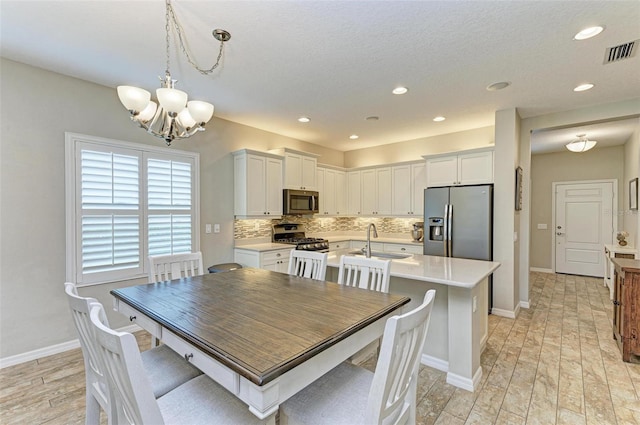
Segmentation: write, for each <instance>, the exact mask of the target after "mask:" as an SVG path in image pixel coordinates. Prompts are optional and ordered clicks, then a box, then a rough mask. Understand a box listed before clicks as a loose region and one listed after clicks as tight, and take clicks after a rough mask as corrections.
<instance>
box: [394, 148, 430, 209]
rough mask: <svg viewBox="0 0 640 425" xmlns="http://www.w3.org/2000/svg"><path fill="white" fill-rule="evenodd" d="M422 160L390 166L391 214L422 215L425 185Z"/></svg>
mask: <svg viewBox="0 0 640 425" xmlns="http://www.w3.org/2000/svg"><path fill="white" fill-rule="evenodd" d="M425 170H426V167H425V163H424V162H423V161H420V162H416V163H413V164H402V165H395V166H393V167H391V185H392V190H391V194H392V196H393V198H392V200H391V214H392V215H394V216H403V215H404V216H422V211H423V208H424V206H423V198H424V189H425V188H426V186H427V178H426V175H425Z"/></svg>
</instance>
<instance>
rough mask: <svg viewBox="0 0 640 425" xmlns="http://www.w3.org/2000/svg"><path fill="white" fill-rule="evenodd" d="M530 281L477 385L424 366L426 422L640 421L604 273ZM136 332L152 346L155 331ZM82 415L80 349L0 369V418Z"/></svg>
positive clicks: (74, 418)
mask: <svg viewBox="0 0 640 425" xmlns="http://www.w3.org/2000/svg"><path fill="white" fill-rule="evenodd" d="M531 283H532V292H531V308H530V309H527V310H521V312H520V315H519V316H518V318H517V319H515V320H513V319H506V318H502V317H498V316H490V320H489V339H488V342H487V348H486V350H485V351H484V353H483V355H482V366H483V370H484V374H483V378H482V383H481V389H480V390H479V391H477V392H475V393H469V392H467V391H464V390H460V389H457V388H455V387H452V386H451V385H448V384H446V382H445V379H446V377H445V374H444V373H443V372H440V371H437V370H434V369H430V368H427V367H422V369H421V371H420V380H419V383H418V385H419V393H418V407H417V410H418V423H419V424H455V425H462V424H544V425H548V424H598V425H600V424H619V425H623V424H624V425H626V424H639V425H640V364H629V363H624V362H622V360H621V356H620V352H619V351H618V348H617V346H616V344H615V342H614V341H613V340H612V337H611V335H612V334H611V325H610V323H611V314H612V309H611V302H610V301H609V294H608V291H607V290H606V289H605V288H604V287H603V286H602V280H601V279H595V278H586V277H582V276H567V275H554V274H546V273H531ZM137 336H138V339H139V343H140V346H141V347H149V338H148V335H146V334H145V333H143V332H140V333H138V335H137ZM373 363H374V362H373V361H369V362H367V363H366V364H365V367H370V368H371V367H374V365H373ZM82 423H84V364H83V361H82V355H81V353H80V350H79V349H77V350H71V351H68V352H66V353H62V354H58V355H54V356H50V357H46V358H42V359H39V360H35V361H32V362H29V363H25V364H22V365H17V366H13V367H9V368H5V369H2V370H0V424H3V425H10V424H82ZM102 423H106V420H105V418H104V415H102Z"/></svg>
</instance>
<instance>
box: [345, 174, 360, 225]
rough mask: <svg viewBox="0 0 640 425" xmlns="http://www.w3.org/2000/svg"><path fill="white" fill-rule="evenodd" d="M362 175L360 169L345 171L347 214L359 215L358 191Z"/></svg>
mask: <svg viewBox="0 0 640 425" xmlns="http://www.w3.org/2000/svg"><path fill="white" fill-rule="evenodd" d="M361 182H362V175H361V172H360V171H347V214H349V215H360V214H361V212H362V210H361V207H360V191H361V187H360V186H361Z"/></svg>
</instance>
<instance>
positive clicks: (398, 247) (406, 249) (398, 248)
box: [384, 243, 423, 254]
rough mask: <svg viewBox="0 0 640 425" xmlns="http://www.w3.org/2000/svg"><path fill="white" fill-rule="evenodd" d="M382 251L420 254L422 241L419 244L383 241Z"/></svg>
mask: <svg viewBox="0 0 640 425" xmlns="http://www.w3.org/2000/svg"><path fill="white" fill-rule="evenodd" d="M384 252H393V253H398V254H422V253H423V248H422V243H419V244H399V243H385V244H384Z"/></svg>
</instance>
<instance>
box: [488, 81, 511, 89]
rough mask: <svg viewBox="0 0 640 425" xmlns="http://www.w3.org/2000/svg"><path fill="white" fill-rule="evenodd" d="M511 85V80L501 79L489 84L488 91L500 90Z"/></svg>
mask: <svg viewBox="0 0 640 425" xmlns="http://www.w3.org/2000/svg"><path fill="white" fill-rule="evenodd" d="M510 85H511V82H510V81H499V82H497V83H492V84H489V85H488V86H487V91H498V90H502V89H506V88H507V87H509V86H510Z"/></svg>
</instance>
